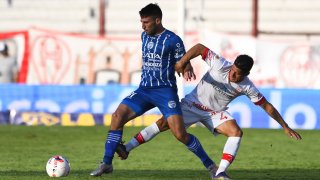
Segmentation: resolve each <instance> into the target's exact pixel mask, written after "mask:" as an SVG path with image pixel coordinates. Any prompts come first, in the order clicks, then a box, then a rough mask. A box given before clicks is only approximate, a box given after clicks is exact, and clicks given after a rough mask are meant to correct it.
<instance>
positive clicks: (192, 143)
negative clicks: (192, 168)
mask: <svg viewBox="0 0 320 180" xmlns="http://www.w3.org/2000/svg"><path fill="white" fill-rule="evenodd" d="M189 135H190V139H189V142H188V143H187V144H186V146H187V147H188V149H189V150H190V151H192V152H193V153H194V154H195V155H197V156H198V157H199V158H200V160H201V162H202V163H203V165H204V166H205V167H206V168H208V167H209V166H210V165H211V164H213V161H212V160H211V159H210V157H209V156H208V155H207V153H206V152H205V151H204V149H203V147H202V145H201V144H200V142H199V140H198V139H197V138H196V137H195V136H193V135H192V134H189Z"/></svg>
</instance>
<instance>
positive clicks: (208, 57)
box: [201, 48, 228, 70]
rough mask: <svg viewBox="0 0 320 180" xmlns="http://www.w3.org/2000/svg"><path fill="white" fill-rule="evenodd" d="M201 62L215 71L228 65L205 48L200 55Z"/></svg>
mask: <svg viewBox="0 0 320 180" xmlns="http://www.w3.org/2000/svg"><path fill="white" fill-rule="evenodd" d="M201 57H202V60H204V61H205V62H206V63H207V64H208V65H209V66H210V67H211V68H213V69H215V70H219V69H221V68H222V67H223V66H224V65H226V64H228V61H226V60H225V59H224V58H223V57H221V56H219V55H218V54H216V53H215V52H214V51H212V50H210V49H209V48H205V49H204V50H203V52H202V54H201Z"/></svg>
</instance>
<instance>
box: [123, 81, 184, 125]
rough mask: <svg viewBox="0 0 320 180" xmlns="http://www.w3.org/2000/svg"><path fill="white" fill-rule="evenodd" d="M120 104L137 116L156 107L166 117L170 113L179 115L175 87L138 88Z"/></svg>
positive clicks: (179, 110) (180, 112)
mask: <svg viewBox="0 0 320 180" xmlns="http://www.w3.org/2000/svg"><path fill="white" fill-rule="evenodd" d="M121 104H125V105H127V106H128V107H130V108H131V109H132V110H133V111H134V112H135V113H136V115H137V116H140V115H142V114H143V113H145V112H146V111H148V110H150V109H152V108H154V107H158V108H159V110H160V112H161V113H162V114H163V116H164V117H165V118H166V119H167V118H168V117H169V116H171V115H181V116H182V111H181V107H180V102H179V97H178V94H177V89H176V88H169V87H164V88H140V87H139V88H138V89H137V90H135V91H133V92H132V93H131V94H130V95H129V96H127V97H126V98H124V99H123V100H122V102H121Z"/></svg>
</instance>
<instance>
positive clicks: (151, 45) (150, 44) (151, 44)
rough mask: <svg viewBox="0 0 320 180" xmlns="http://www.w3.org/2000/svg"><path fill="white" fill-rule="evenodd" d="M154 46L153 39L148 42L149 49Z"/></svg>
mask: <svg viewBox="0 0 320 180" xmlns="http://www.w3.org/2000/svg"><path fill="white" fill-rule="evenodd" d="M153 46H154V43H153V42H152V41H151V42H148V45H147V47H148V49H152V48H153Z"/></svg>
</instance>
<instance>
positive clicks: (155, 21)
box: [90, 4, 216, 176]
mask: <svg viewBox="0 0 320 180" xmlns="http://www.w3.org/2000/svg"><path fill="white" fill-rule="evenodd" d="M139 13H140V17H141V20H140V21H141V24H142V29H143V30H144V32H143V33H142V35H141V40H142V60H143V64H142V75H141V82H140V85H139V88H138V89H137V90H135V91H134V92H132V93H131V94H130V95H129V96H127V97H126V98H124V99H123V100H122V102H121V103H120V105H119V106H118V108H117V109H116V111H115V112H114V113H113V114H112V120H111V127H110V130H109V132H108V136H107V139H106V142H105V152H104V157H103V161H102V162H101V164H100V165H99V167H98V168H97V169H96V170H94V171H93V172H92V173H91V174H90V175H92V176H101V175H102V174H103V173H111V172H112V171H113V166H112V159H113V156H114V153H115V150H116V147H117V145H118V144H119V143H120V142H121V140H122V132H123V126H124V125H125V124H126V123H127V122H128V121H130V120H132V119H134V118H136V117H137V116H140V115H142V114H143V113H145V112H146V111H148V110H150V109H152V108H154V107H157V108H159V110H160V111H161V113H162V114H163V116H164V118H165V119H166V121H167V122H168V125H169V127H170V129H171V131H172V133H173V135H174V136H175V137H176V138H177V139H178V140H179V141H180V142H182V143H184V144H185V145H186V146H187V148H188V149H189V150H190V151H192V152H193V153H194V154H195V155H197V156H198V157H199V158H200V160H201V161H202V163H203V164H204V165H205V166H206V167H207V168H208V170H209V172H210V171H211V169H212V168H216V167H215V164H214V163H213V161H212V160H211V159H210V158H209V157H208V155H207V154H206V152H205V151H204V150H203V148H202V146H201V144H200V142H199V141H198V139H197V138H196V137H195V136H193V135H191V134H188V133H187V132H186V130H185V127H184V123H183V119H182V111H181V108H180V103H179V97H178V95H177V85H176V78H175V64H176V62H177V61H179V60H180V58H181V57H182V56H183V55H184V54H185V48H184V45H183V42H182V40H181V39H180V38H179V36H177V35H176V34H174V33H173V32H171V31H169V30H168V29H165V28H164V27H163V26H162V22H161V21H162V11H161V9H160V7H159V6H158V5H157V4H148V5H147V6H145V7H144V8H142V9H141V11H140V12H139ZM190 72H191V74H190ZM187 74H189V75H191V76H186V77H188V78H191V77H193V75H194V74H193V71H192V69H190V71H188V72H187Z"/></svg>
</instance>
